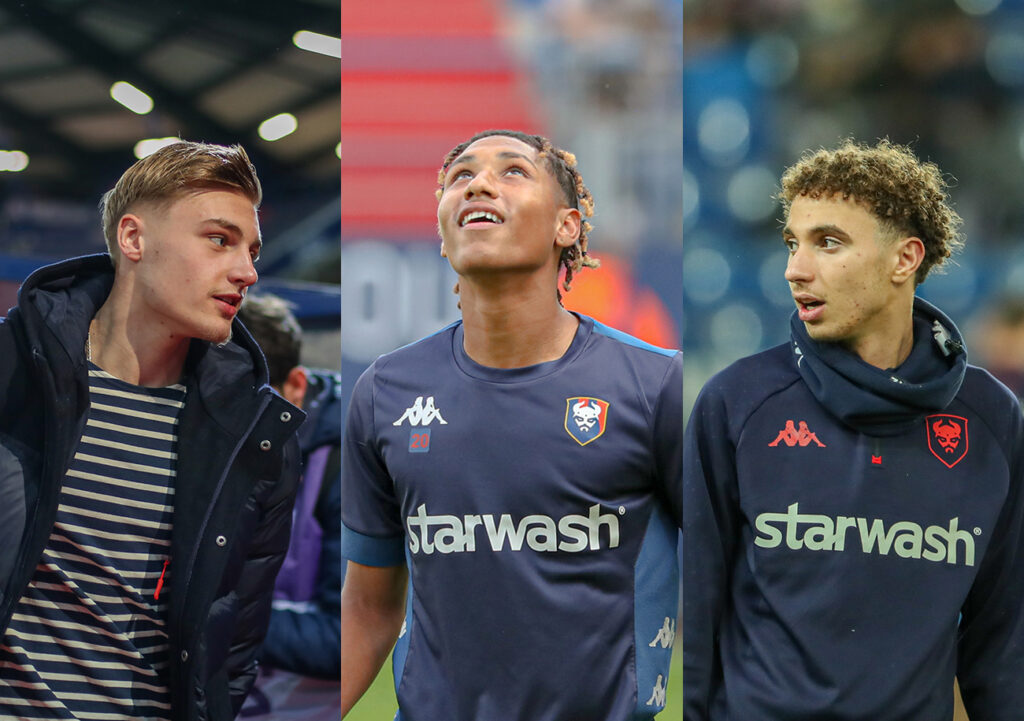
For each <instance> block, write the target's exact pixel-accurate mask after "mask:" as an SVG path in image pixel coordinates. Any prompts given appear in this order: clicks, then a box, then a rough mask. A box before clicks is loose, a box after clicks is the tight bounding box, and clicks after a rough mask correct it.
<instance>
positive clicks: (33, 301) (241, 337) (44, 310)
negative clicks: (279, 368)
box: [16, 253, 270, 425]
mask: <svg viewBox="0 0 1024 721" xmlns="http://www.w3.org/2000/svg"><path fill="white" fill-rule="evenodd" d="M113 285H114V267H113V264H112V263H111V261H110V256H109V255H108V254H107V253H97V254H94V255H85V256H81V257H78V258H72V259H70V260H65V261H61V262H59V263H54V264H52V265H47V266H44V267H42V268H39V269H38V270H36V271H35V272H34V273H32V274H31V275H30V276H29V277H28V278H27V279H26V280H25V282H24V283H23V284H22V286H21V288H20V289H19V290H18V308H17V309H16V312H17V314H18V315H20V316H21V319H22V322H23V326H24V328H25V333H26V338H27V339H28V340H29V343H30V344H31V345H32V347H35V346H37V345H38V344H40V343H43V344H46V345H47V346H48V347H49V349H50V350H51V351H52V350H53V348H52V345H53V344H54V343H55V344H57V346H59V348H60V349H61V350H62V352H63V353H64V354H65V355H66V356H67V357H68V358H69V359H70V361H71V362H72V363H73V364H74V365H75V366H76V367H77V366H78V365H80V364H82V363H84V362H85V340H86V336H87V334H88V332H89V321H90V320H92V318H93V316H94V315H96V312H97V311H98V310H99V309H100V306H102V305H103V303H104V302H105V301H106V299H107V296H108V295H110V289H111V288H112V287H113ZM220 360H224V361H228V362H224V363H222V362H218V361H220ZM186 370H187V371H188V372H189V373H191V374H194V375H195V377H196V381H197V383H198V384H199V387H200V390H201V391H202V395H203V396H204V397H214V396H215V395H217V394H218V391H219V390H220V389H237V388H238V386H237V385H236V384H237V383H238V382H239V381H241V380H243V378H242V377H241V376H245V375H248V376H250V380H249V384H250V385H251V386H252V387H254V388H260V387H262V386H268V387H269V383H270V373H269V371H268V369H267V364H266V361H265V360H264V358H263V353H262V351H260V349H259V346H258V345H257V344H256V342H255V341H254V340H253V338H252V336H251V335H250V334H249V331H248V330H246V329H245V327H244V326H243V325H242V323H241V322H240V321H239V320H238V319H237V318H236V319H235V321H234V323H233V325H232V338H231V341H229V342H228V343H225V344H224V345H221V346H218V345H215V344H212V343H208V342H205V341H200V340H193V341H192V346H191V348H190V349H189V355H188V359H187V360H186ZM211 410H213V409H211ZM213 415H215V416H220V415H222V414H220V413H217V412H215V411H214V413H213ZM226 422H227V424H228V425H232V424H233V421H231V420H227V419H226Z"/></svg>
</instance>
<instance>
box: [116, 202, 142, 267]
mask: <svg viewBox="0 0 1024 721" xmlns="http://www.w3.org/2000/svg"><path fill="white" fill-rule="evenodd" d="M143 226H144V221H143V220H142V218H140V217H139V216H137V215H135V214H134V213H125V214H124V215H122V216H121V220H119V221H118V222H117V248H118V250H120V251H121V255H122V256H123V257H125V258H127V259H128V260H130V261H133V262H136V263H137V262H138V261H140V260H141V259H142V251H143V246H144V245H145V241H144V240H143V237H142V236H143V230H144V227H143Z"/></svg>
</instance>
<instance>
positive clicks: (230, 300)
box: [213, 294, 242, 314]
mask: <svg viewBox="0 0 1024 721" xmlns="http://www.w3.org/2000/svg"><path fill="white" fill-rule="evenodd" d="M213 299H214V300H217V301H220V302H221V303H223V304H224V306H227V307H226V308H225V310H227V311H229V312H230V313H232V314H234V313H236V312H238V307H239V306H240V305H242V296H240V295H234V294H231V295H215V296H213Z"/></svg>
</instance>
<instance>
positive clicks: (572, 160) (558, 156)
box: [436, 130, 601, 301]
mask: <svg viewBox="0 0 1024 721" xmlns="http://www.w3.org/2000/svg"><path fill="white" fill-rule="evenodd" d="M495 135H497V136H501V137H508V138H513V139H515V140H518V141H520V142H523V143H525V144H527V145H529V146H530V147H531V148H534V149H535V150H536V151H537V156H538V157H539V158H542V159H543V160H544V162H545V164H546V165H547V167H548V170H549V171H551V174H552V175H553V176H554V178H555V180H556V181H557V182H558V185H559V187H560V188H561V189H562V193H563V194H564V195H565V202H566V203H567V204H568V205H569V207H570V208H575V209H576V210H578V211H580V213H581V214H582V216H583V222H582V223H581V224H580V237H579V238H578V239H577V240H576V243H575V244H573V245H571V246H569V247H568V248H563V249H562V255H561V258H560V259H559V265H560V266H561V267H564V268H565V279H564V280H563V281H562V287H563V288H564V289H565V290H566V291H568V290H569V289H570V287H571V285H572V279H573V276H574V275H575V274H576V273H578V272H580V271H581V270H582V269H583V268H597V267H598V266H599V265H601V261H599V260H598V259H597V258H593V257H591V256H590V255H589V253H588V250H587V241H588V237H587V236H588V233H589V231H590V230H591V225H590V221H588V220H587V219H588V218H590V217H592V216H593V215H594V196H593V195H591V194H590V189H589V188H587V186H586V185H585V184H584V183H583V176H582V175H580V172H579V170H578V169H577V167H576V156H575V155H573V154H572V153H570V152H569V151H567V150H562V149H561V148H556V147H555V146H554V145H552V143H551V141H550V140H548V139H547V138H545V137H544V136H542V135H531V134H529V133H524V132H522V131H519V130H485V131H483V132H482V133H477V134H476V135H474V136H473V137H472V138H470V139H469V140H466V141H465V142H462V143H459V144H458V145H456V146H455V147H454V148H452V149H451V150H449V151H448V154H447V155H446V156H445V157H444V161H443V162H442V163H441V169H440V171H438V174H437V184H438V190H437V193H436V195H437V198H438V199H440V198H441V193H442V190H443V189H444V177H445V174H446V173H447V172H448V168H449V167H450V166H451V164H452V163H453V162H454V161H455V159H456V158H458V157H459V156H460V155H462V154H463V153H464V152H465V150H466V148H468V147H469V146H470V145H472V144H473V143H475V142H476V141H478V140H481V139H483V138H489V137H492V136H495ZM558 300H559V301H561V300H562V294H561V292H559V293H558Z"/></svg>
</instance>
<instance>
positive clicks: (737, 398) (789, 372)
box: [695, 343, 801, 422]
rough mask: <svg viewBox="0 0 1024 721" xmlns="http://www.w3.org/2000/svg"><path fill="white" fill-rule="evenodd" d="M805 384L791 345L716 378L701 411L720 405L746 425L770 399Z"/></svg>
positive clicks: (741, 363) (700, 400) (702, 398)
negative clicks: (750, 417)
mask: <svg viewBox="0 0 1024 721" xmlns="http://www.w3.org/2000/svg"><path fill="white" fill-rule="evenodd" d="M799 382H801V380H800V372H799V371H798V370H797V366H796V360H795V358H794V356H793V349H792V347H791V346H790V344H789V343H783V344H781V345H777V346H775V347H774V348H769V349H768V350H765V351H762V352H760V353H756V354H754V355H751V356H747V357H745V358H741V359H740V360H738V361H735V362H734V363H732V364H731V365H729V366H728V367H726V368H725V369H724V370H721V371H719V372H718V373H716V374H715V375H713V376H712V377H711V378H710V379H709V380H708V381H707V383H705V384H704V387H703V388H702V389H701V391H700V394H699V396H698V398H697V406H696V408H695V413H696V412H698V409H704V408H708V407H709V406H718V407H720V408H722V409H723V410H724V411H725V412H726V413H727V415H728V416H729V417H730V418H732V419H733V420H737V421H740V422H742V420H743V419H745V418H748V417H749V416H750V415H751V414H752V413H754V411H756V410H757V409H758V408H759V407H760V406H761V405H763V404H764V403H765V402H766V401H767V400H768V399H770V398H772V397H773V396H775V395H777V394H778V393H781V392H783V391H785V390H786V389H788V388H790V387H791V386H793V385H794V384H796V383H799Z"/></svg>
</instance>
